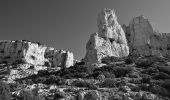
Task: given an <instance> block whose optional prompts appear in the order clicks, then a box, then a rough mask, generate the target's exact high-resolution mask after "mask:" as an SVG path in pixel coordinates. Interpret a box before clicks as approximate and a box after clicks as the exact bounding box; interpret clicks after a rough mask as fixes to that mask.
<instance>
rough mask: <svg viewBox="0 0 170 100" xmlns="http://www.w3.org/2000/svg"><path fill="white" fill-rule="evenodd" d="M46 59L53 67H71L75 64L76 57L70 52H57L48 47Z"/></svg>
mask: <svg viewBox="0 0 170 100" xmlns="http://www.w3.org/2000/svg"><path fill="white" fill-rule="evenodd" d="M45 58H46V59H47V62H49V63H50V64H51V66H54V67H55V66H60V67H66V68H67V67H70V66H73V64H74V55H73V53H72V52H70V51H64V50H56V49H54V48H51V47H48V48H47V49H46V51H45Z"/></svg>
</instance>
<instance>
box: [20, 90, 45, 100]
mask: <svg viewBox="0 0 170 100" xmlns="http://www.w3.org/2000/svg"><path fill="white" fill-rule="evenodd" d="M19 100H45V99H44V98H43V97H41V96H39V95H38V93H34V91H30V90H21V93H20V97H19Z"/></svg>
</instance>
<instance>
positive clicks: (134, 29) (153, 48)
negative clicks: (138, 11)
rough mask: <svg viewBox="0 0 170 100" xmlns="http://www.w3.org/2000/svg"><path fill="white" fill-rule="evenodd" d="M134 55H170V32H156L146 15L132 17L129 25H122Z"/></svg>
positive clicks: (131, 52)
mask: <svg viewBox="0 0 170 100" xmlns="http://www.w3.org/2000/svg"><path fill="white" fill-rule="evenodd" d="M122 27H123V29H124V31H125V32H126V37H127V41H128V45H129V49H130V55H133V56H151V55H154V56H166V57H167V56H170V34H168V33H158V32H155V30H154V28H153V26H152V24H151V23H150V21H149V20H148V19H147V18H145V17H144V16H138V17H135V18H134V19H132V20H131V21H130V23H129V25H128V26H125V25H123V26H122Z"/></svg>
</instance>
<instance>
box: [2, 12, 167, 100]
mask: <svg viewBox="0 0 170 100" xmlns="http://www.w3.org/2000/svg"><path fill="white" fill-rule="evenodd" d="M97 26H98V32H96V33H93V34H91V36H90V39H89V40H88V42H87V45H86V55H85V57H84V58H83V59H82V61H78V60H75V59H74V55H73V53H72V52H70V51H67V50H57V49H55V48H53V47H48V46H46V45H42V44H40V43H39V42H31V41H26V40H17V41H10V40H2V41H0V100H170V58H169V56H170V52H169V51H170V44H169V43H170V35H169V33H159V32H157V31H155V30H154V28H153V26H152V24H151V23H150V21H149V20H148V19H147V18H146V17H144V16H139V17H135V18H134V19H132V20H131V21H130V23H129V25H120V24H119V23H118V21H117V17H116V15H115V12H114V10H111V9H103V10H102V11H101V12H99V14H98V16H97Z"/></svg>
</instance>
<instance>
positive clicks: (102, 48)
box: [85, 9, 129, 65]
mask: <svg viewBox="0 0 170 100" xmlns="http://www.w3.org/2000/svg"><path fill="white" fill-rule="evenodd" d="M97 25H98V32H97V33H93V34H92V35H91V36H90V39H89V41H88V42H87V45H86V51H87V52H86V56H85V62H86V64H87V65H90V64H93V63H100V62H101V59H102V58H105V57H109V56H115V57H125V56H128V54H129V48H128V46H127V41H126V37H125V33H124V31H123V29H122V27H121V26H120V25H119V23H118V22H117V17H116V15H115V12H114V11H113V10H111V9H103V10H102V11H101V12H100V13H99V14H98V17H97Z"/></svg>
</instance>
